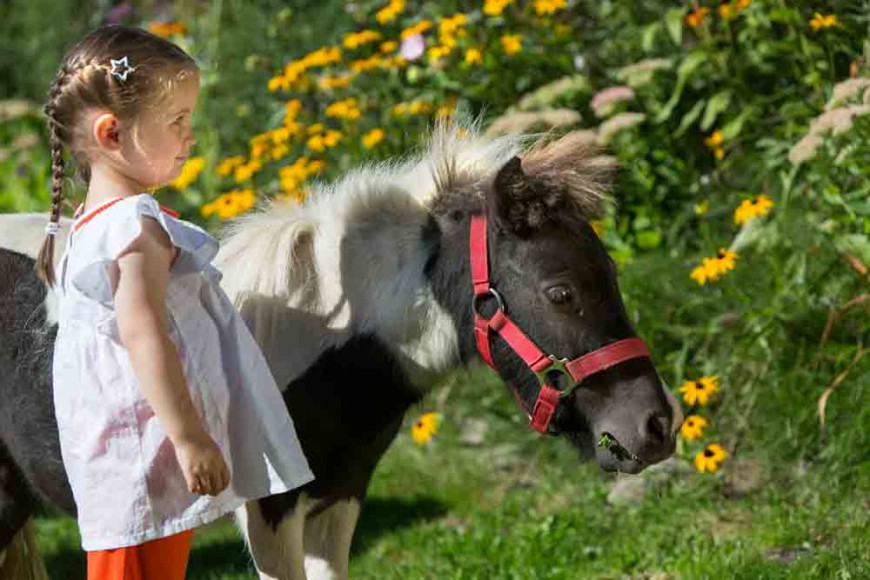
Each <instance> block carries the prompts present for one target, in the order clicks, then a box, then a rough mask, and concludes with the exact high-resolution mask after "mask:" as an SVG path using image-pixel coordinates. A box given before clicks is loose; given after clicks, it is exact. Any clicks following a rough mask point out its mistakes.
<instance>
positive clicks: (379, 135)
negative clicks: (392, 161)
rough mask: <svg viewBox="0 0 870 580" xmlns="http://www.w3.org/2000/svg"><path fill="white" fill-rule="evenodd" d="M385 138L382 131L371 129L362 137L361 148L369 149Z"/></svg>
mask: <svg viewBox="0 0 870 580" xmlns="http://www.w3.org/2000/svg"><path fill="white" fill-rule="evenodd" d="M385 136H386V135H385V133H384V130H383V129H377V128H376V129H372V130H371V131H369V132H368V133H366V134H365V135H363V138H362V143H363V147H365V148H366V149H371V148H372V147H374V146H375V145H377V144H378V143H380V142H381V141H383V140H384V137H385Z"/></svg>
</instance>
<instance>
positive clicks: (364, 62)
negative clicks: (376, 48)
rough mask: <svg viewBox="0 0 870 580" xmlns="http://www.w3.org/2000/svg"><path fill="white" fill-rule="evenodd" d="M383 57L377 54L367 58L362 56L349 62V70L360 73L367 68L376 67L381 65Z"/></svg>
mask: <svg viewBox="0 0 870 580" xmlns="http://www.w3.org/2000/svg"><path fill="white" fill-rule="evenodd" d="M383 63H384V59H383V58H382V57H381V55H379V54H373V55H372V56H370V57H368V58H362V59H359V60H355V61H353V62H351V63H350V65H349V66H350V70H352V71H353V72H354V73H361V72H365V71H368V70H372V69H376V68H378V67H380V66H382V65H383Z"/></svg>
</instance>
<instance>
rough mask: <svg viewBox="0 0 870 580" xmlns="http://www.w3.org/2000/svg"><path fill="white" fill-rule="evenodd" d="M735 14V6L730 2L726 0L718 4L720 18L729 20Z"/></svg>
mask: <svg viewBox="0 0 870 580" xmlns="http://www.w3.org/2000/svg"><path fill="white" fill-rule="evenodd" d="M735 14H736V10H735V7H734V6H731V4H728V3H727V2H726V3H725V4H720V5H719V17H720V18H721V19H722V20H731V18H732V17H733V16H734V15H735Z"/></svg>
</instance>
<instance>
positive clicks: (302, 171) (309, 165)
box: [278, 157, 326, 202]
mask: <svg viewBox="0 0 870 580" xmlns="http://www.w3.org/2000/svg"><path fill="white" fill-rule="evenodd" d="M324 168H326V162H325V161H321V160H319V159H315V160H313V161H309V160H308V157H300V158H298V159H297V160H296V161H294V162H293V163H292V164H291V165H286V166H284V167H282V168H281V169H279V170H278V179H279V180H280V182H281V189H282V190H283V191H284V192H285V193H286V194H288V195H289V196H291V197H293V199H295V200H296V201H299V202H301V201H302V199H303V197H304V194H303V193H302V192H301V190H300V189H299V186H300V184H302V183H303V182H304V181H305V180H307V179H308V178H309V177H311V176H312V175H316V174H317V173H320V172H321V171H323V169H324ZM300 195H302V196H303V197H299V196H300Z"/></svg>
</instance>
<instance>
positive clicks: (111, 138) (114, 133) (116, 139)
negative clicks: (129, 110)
mask: <svg viewBox="0 0 870 580" xmlns="http://www.w3.org/2000/svg"><path fill="white" fill-rule="evenodd" d="M93 137H94V141H96V143H97V145H98V146H100V147H102V148H105V149H109V150H111V151H115V150H117V149H120V147H121V138H120V123H119V122H118V117H116V116H115V115H113V114H112V113H103V114H101V115H100V116H99V117H97V118H96V120H94V127H93Z"/></svg>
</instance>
